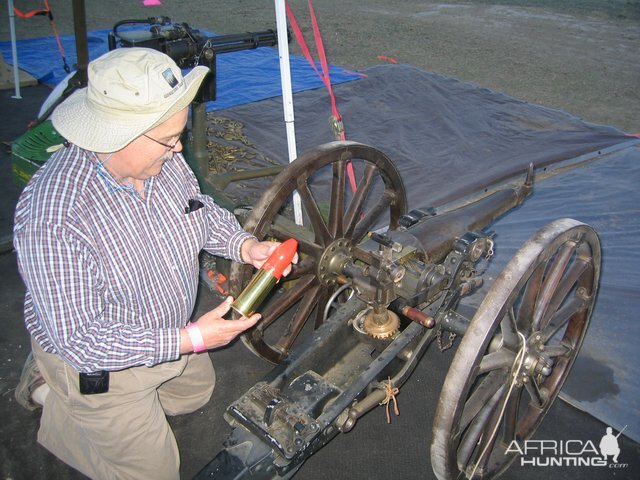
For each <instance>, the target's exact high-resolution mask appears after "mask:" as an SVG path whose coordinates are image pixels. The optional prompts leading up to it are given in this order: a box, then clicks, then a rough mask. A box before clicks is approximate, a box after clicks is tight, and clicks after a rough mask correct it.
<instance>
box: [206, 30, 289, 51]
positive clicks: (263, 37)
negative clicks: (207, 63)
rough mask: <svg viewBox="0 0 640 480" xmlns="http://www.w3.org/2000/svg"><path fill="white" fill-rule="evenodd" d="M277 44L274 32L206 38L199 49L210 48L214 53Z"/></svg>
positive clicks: (266, 31) (276, 36)
mask: <svg viewBox="0 0 640 480" xmlns="http://www.w3.org/2000/svg"><path fill="white" fill-rule="evenodd" d="M277 43H278V33H277V32H276V31H275V30H264V31H262V32H247V33H234V34H231V35H216V36H213V37H207V38H206V41H205V42H204V44H203V45H201V47H207V46H208V47H211V48H212V49H213V51H214V52H215V53H227V52H236V51H239V50H252V49H254V48H258V47H273V46H274V45H277Z"/></svg>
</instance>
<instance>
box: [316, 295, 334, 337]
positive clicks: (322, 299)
mask: <svg viewBox="0 0 640 480" xmlns="http://www.w3.org/2000/svg"><path fill="white" fill-rule="evenodd" d="M330 296H331V290H330V287H328V286H323V287H322V288H321V289H320V292H319V294H318V309H317V311H316V321H315V328H318V327H319V326H320V325H322V323H323V322H324V307H325V305H326V304H327V302H328V301H329V297H330Z"/></svg>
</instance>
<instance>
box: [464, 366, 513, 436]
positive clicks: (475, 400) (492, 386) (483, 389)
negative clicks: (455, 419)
mask: <svg viewBox="0 0 640 480" xmlns="http://www.w3.org/2000/svg"><path fill="white" fill-rule="evenodd" d="M506 377H507V375H506V373H505V372H500V371H499V370H493V371H492V372H490V373H489V374H488V375H487V376H485V377H484V378H483V379H482V381H481V382H480V384H479V385H478V386H477V387H476V389H475V390H474V391H473V394H472V395H471V396H470V397H469V399H468V400H467V401H466V402H465V404H464V411H463V412H462V417H461V418H460V431H464V430H465V429H466V428H467V426H469V423H471V421H472V420H473V419H474V418H475V417H476V416H477V415H478V413H479V412H480V410H481V409H482V407H483V406H484V405H486V403H487V402H488V401H489V399H490V398H491V397H492V396H493V395H494V394H495V393H496V391H497V390H498V389H499V388H500V386H501V385H503V384H504V381H505V379H506Z"/></svg>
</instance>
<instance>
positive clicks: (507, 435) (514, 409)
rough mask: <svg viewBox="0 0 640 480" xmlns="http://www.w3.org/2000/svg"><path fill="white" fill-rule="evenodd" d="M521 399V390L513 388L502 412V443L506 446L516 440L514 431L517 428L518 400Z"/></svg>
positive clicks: (516, 387)
mask: <svg viewBox="0 0 640 480" xmlns="http://www.w3.org/2000/svg"><path fill="white" fill-rule="evenodd" d="M521 397H522V388H521V387H518V386H515V387H514V389H513V392H512V393H511V396H510V397H509V400H507V406H506V407H505V410H504V430H503V432H502V441H503V442H504V443H506V444H507V445H508V444H510V443H511V441H512V440H515V439H516V431H517V427H518V410H519V408H520V398H521Z"/></svg>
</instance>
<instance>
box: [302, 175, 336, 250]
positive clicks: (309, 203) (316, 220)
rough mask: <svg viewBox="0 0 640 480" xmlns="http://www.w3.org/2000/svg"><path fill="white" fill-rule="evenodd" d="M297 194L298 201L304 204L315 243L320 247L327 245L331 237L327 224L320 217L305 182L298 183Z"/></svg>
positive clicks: (316, 205) (314, 200)
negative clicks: (298, 195) (298, 196)
mask: <svg viewBox="0 0 640 480" xmlns="http://www.w3.org/2000/svg"><path fill="white" fill-rule="evenodd" d="M298 193H299V194H300V199H301V200H302V203H303V204H304V207H305V211H306V212H307V215H309V220H311V226H312V227H313V233H314V234H315V242H316V243H318V244H320V245H322V246H326V245H328V244H329V243H330V242H331V240H330V239H331V235H330V234H329V230H328V228H327V224H326V223H325V221H324V218H323V217H322V213H320V209H319V208H318V204H317V203H316V199H315V198H313V194H312V193H311V190H309V185H308V184H307V183H306V182H304V183H299V184H298Z"/></svg>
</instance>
